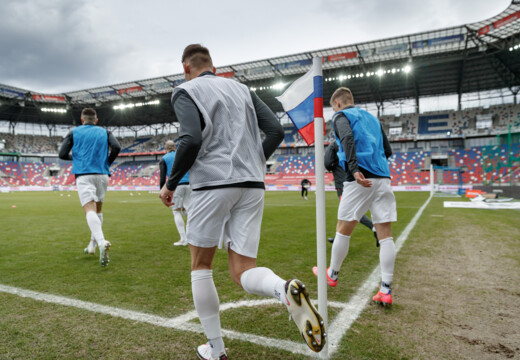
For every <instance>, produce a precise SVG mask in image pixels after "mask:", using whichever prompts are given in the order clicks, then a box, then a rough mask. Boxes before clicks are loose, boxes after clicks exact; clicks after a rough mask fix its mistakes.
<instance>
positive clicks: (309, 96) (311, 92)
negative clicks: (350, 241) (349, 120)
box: [276, 66, 325, 145]
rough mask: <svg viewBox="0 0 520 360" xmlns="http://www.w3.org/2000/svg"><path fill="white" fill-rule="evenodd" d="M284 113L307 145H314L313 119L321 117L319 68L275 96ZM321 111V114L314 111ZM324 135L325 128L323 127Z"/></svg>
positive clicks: (321, 103) (321, 92)
mask: <svg viewBox="0 0 520 360" xmlns="http://www.w3.org/2000/svg"><path fill="white" fill-rule="evenodd" d="M276 99H277V100H278V101H279V102H280V103H282V106H283V109H284V111H285V112H286V113H287V115H288V116H289V118H290V119H291V121H292V122H293V124H294V126H295V127H296V129H298V133H299V134H300V135H301V136H302V137H303V140H305V142H306V143H307V145H311V144H313V143H314V127H313V123H314V118H315V117H323V76H322V71H321V66H319V67H317V66H313V67H312V68H311V70H309V72H307V73H306V74H305V75H303V76H302V77H301V78H299V79H297V80H296V81H295V82H293V83H292V84H291V86H289V87H288V88H287V90H285V92H284V93H283V94H282V95H280V96H277V97H276ZM317 109H321V114H316V113H315V111H316V110H317ZM323 134H325V126H324V127H323Z"/></svg>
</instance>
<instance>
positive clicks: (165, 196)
mask: <svg viewBox="0 0 520 360" xmlns="http://www.w3.org/2000/svg"><path fill="white" fill-rule="evenodd" d="M173 193H174V192H173V191H171V190H168V188H167V187H166V184H165V185H164V186H163V187H162V189H161V191H159V197H160V198H161V200H162V202H163V204H164V205H165V206H167V207H170V206H172V205H173V202H172V199H173Z"/></svg>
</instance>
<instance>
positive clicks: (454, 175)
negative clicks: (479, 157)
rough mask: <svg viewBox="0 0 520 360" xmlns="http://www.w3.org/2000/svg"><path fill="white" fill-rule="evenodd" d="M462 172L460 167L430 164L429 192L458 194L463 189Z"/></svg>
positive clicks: (433, 193)
mask: <svg viewBox="0 0 520 360" xmlns="http://www.w3.org/2000/svg"><path fill="white" fill-rule="evenodd" d="M462 172H463V170H462V169H461V168H460V167H449V166H438V165H430V194H431V195H435V196H443V195H446V196H453V195H460V194H461V192H462V191H463V190H462V189H463V179H462Z"/></svg>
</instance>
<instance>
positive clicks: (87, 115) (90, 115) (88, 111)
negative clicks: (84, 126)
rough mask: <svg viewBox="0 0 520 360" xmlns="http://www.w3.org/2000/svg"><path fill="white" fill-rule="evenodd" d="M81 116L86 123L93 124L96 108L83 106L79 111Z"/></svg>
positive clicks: (95, 117)
mask: <svg viewBox="0 0 520 360" xmlns="http://www.w3.org/2000/svg"><path fill="white" fill-rule="evenodd" d="M81 118H82V119H83V120H84V121H85V122H86V123H88V124H93V123H94V122H95V121H96V119H97V113H96V110H94V109H92V108H84V109H83V110H82V111H81Z"/></svg>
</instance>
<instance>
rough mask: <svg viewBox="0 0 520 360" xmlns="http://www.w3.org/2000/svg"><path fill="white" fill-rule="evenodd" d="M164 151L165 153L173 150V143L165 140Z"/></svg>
mask: <svg viewBox="0 0 520 360" xmlns="http://www.w3.org/2000/svg"><path fill="white" fill-rule="evenodd" d="M164 150H166V152H170V151H173V150H175V143H174V142H173V141H172V140H167V141H166V142H165V143H164Z"/></svg>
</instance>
